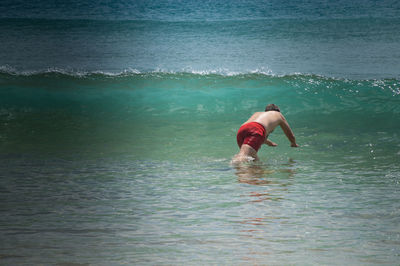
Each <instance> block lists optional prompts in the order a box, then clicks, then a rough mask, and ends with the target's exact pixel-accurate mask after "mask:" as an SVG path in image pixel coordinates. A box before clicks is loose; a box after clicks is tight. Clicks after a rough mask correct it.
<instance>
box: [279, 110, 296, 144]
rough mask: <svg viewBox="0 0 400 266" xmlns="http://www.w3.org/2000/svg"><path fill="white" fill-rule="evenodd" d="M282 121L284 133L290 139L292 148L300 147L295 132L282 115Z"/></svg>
mask: <svg viewBox="0 0 400 266" xmlns="http://www.w3.org/2000/svg"><path fill="white" fill-rule="evenodd" d="M281 117H282V120H281V122H280V124H279V125H280V126H281V128H282V130H283V132H284V133H285V135H286V137H287V138H288V139H289V141H290V143H291V145H290V146H292V147H299V145H297V143H296V138H295V137H294V134H293V131H292V129H291V128H290V126H289V124H288V122H287V121H286V119H285V117H284V116H283V115H282V114H281Z"/></svg>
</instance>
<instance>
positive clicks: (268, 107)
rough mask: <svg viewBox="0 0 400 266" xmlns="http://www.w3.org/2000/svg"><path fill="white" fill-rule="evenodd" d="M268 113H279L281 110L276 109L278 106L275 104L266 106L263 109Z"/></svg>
mask: <svg viewBox="0 0 400 266" xmlns="http://www.w3.org/2000/svg"><path fill="white" fill-rule="evenodd" d="M268 111H277V112H280V111H281V110H280V109H279V107H278V105H275V104H272V103H271V104H268V105H267V106H266V107H265V112H268Z"/></svg>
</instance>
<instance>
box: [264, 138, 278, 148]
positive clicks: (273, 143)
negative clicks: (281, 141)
mask: <svg viewBox="0 0 400 266" xmlns="http://www.w3.org/2000/svg"><path fill="white" fill-rule="evenodd" d="M264 143H265V144H267V145H268V146H271V147H275V146H278V144H276V143H275V142H272V141H270V140H269V139H265V141H264Z"/></svg>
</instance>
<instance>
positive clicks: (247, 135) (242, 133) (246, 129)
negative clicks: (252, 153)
mask: <svg viewBox="0 0 400 266" xmlns="http://www.w3.org/2000/svg"><path fill="white" fill-rule="evenodd" d="M236 140H237V144H238V145H239V148H240V147H241V146H242V145H243V144H247V145H250V146H251V147H252V148H253V149H255V150H256V151H258V149H260V147H261V145H262V144H263V143H264V140H265V128H264V126H263V125H261V124H260V123H257V122H250V123H246V124H244V125H243V126H241V127H240V128H239V131H238V133H237V135H236Z"/></svg>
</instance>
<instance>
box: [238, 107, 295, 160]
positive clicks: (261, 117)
mask: <svg viewBox="0 0 400 266" xmlns="http://www.w3.org/2000/svg"><path fill="white" fill-rule="evenodd" d="M252 122H256V123H258V124H261V125H262V126H263V127H264V129H265V136H264V135H257V134H253V133H252V132H251V126H250V125H252V124H249V123H252ZM277 126H280V127H281V128H282V130H283V132H284V133H285V135H286V137H287V138H288V139H289V141H290V143H291V146H292V147H298V145H297V143H296V138H295V137H294V134H293V131H292V130H291V128H290V126H289V124H288V122H287V121H286V119H285V117H284V116H283V115H282V114H281V113H280V110H279V108H278V107H277V106H276V105H267V107H266V111H265V112H256V113H254V114H253V115H252V116H251V117H250V118H249V119H248V120H247V121H246V122H245V123H244V124H242V126H241V128H240V129H239V132H238V137H237V139H238V145H239V147H240V151H239V153H238V154H236V155H235V157H234V158H233V160H232V162H241V161H249V160H258V156H257V146H256V147H255V146H254V145H253V143H252V142H251V141H252V139H250V140H249V141H247V140H248V139H246V138H247V137H248V138H254V135H255V137H258V138H264V139H263V144H266V145H269V146H277V144H276V143H274V142H272V141H270V140H269V139H268V135H269V134H270V133H271V132H272V131H273V130H274V129H275V128H276V127H277ZM249 127H250V133H244V135H243V132H241V131H243V130H242V128H246V129H248V128H249ZM246 134H247V135H248V136H246ZM243 138H244V140H243ZM253 142H254V141H253ZM247 143H249V144H247ZM258 148H259V147H258Z"/></svg>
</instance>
